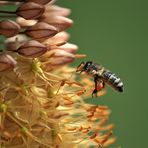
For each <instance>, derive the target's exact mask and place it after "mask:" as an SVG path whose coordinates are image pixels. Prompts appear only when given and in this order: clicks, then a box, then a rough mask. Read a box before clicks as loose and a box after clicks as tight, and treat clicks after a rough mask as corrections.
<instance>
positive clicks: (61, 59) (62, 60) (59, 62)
mask: <svg viewBox="0 0 148 148" xmlns="http://www.w3.org/2000/svg"><path fill="white" fill-rule="evenodd" d="M74 60H75V58H72V57H71V58H70V57H56V58H53V59H51V60H50V64H51V65H55V66H60V65H65V64H68V63H70V62H73V61H74Z"/></svg>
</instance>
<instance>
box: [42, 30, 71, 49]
mask: <svg viewBox="0 0 148 148" xmlns="http://www.w3.org/2000/svg"><path fill="white" fill-rule="evenodd" d="M68 39H69V34H68V33H67V32H64V31H63V32H59V33H57V34H56V35H55V36H53V37H52V38H49V39H47V40H45V44H47V45H49V46H54V45H57V44H58V43H60V42H67V41H68Z"/></svg>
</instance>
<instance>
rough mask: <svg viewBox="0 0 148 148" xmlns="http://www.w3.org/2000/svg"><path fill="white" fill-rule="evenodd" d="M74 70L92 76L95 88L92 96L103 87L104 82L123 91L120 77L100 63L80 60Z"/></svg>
mask: <svg viewBox="0 0 148 148" xmlns="http://www.w3.org/2000/svg"><path fill="white" fill-rule="evenodd" d="M76 72H80V73H82V72H85V73H86V74H88V75H90V76H92V77H93V78H94V83H95V88H94V90H93V92H92V97H93V95H95V96H97V92H98V91H100V90H101V89H103V88H104V87H105V83H107V84H108V85H110V86H111V87H113V88H114V89H115V90H117V91H119V92H123V82H122V81H121V79H120V78H119V77H117V76H116V75H115V74H114V73H112V72H111V71H109V70H107V69H105V68H104V67H103V66H102V65H99V64H96V63H93V62H92V61H87V62H81V64H80V65H79V66H78V67H77V70H76Z"/></svg>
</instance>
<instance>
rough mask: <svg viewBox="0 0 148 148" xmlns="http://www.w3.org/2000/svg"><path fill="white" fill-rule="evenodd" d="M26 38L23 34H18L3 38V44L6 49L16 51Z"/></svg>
mask: <svg viewBox="0 0 148 148" xmlns="http://www.w3.org/2000/svg"><path fill="white" fill-rule="evenodd" d="M27 40H28V38H27V37H26V36H25V35H23V34H18V35H16V36H13V37H11V38H7V39H6V40H5V46H6V49H7V51H17V49H18V48H19V47H20V46H21V45H22V44H23V43H24V42H26V41H27Z"/></svg>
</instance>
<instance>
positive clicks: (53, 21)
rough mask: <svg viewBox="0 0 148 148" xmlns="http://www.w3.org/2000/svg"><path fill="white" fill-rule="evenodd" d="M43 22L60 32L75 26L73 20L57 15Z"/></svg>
mask: <svg viewBox="0 0 148 148" xmlns="http://www.w3.org/2000/svg"><path fill="white" fill-rule="evenodd" d="M43 20H44V21H45V22H46V23H48V24H50V25H53V26H55V27H56V28H57V29H58V31H59V32H60V31H64V30H66V29H68V28H69V27H71V25H72V24H73V21H72V20H71V19H69V18H66V17H63V16H56V15H55V16H51V17H48V18H44V19H43Z"/></svg>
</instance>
